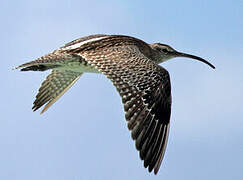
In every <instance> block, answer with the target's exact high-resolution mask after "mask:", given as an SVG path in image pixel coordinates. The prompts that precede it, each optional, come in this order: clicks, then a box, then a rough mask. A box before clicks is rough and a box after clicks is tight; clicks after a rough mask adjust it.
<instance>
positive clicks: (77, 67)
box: [55, 62, 100, 73]
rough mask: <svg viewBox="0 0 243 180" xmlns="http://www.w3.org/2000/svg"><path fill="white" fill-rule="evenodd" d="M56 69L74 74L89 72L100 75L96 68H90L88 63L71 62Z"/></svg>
mask: <svg viewBox="0 0 243 180" xmlns="http://www.w3.org/2000/svg"><path fill="white" fill-rule="evenodd" d="M55 69H59V70H71V71H74V72H89V73H100V72H99V71H98V70H97V69H96V68H94V67H92V66H90V65H89V64H87V63H80V62H69V63H65V64H64V65H61V66H58V67H56V68H55Z"/></svg>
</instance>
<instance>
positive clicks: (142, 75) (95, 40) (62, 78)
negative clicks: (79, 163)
mask: <svg viewBox="0 0 243 180" xmlns="http://www.w3.org/2000/svg"><path fill="white" fill-rule="evenodd" d="M175 57H188V58H192V59H196V60H199V61H202V62H204V63H206V64H208V65H209V66H211V67H212V68H215V67H214V66H213V65H212V64H210V63H209V62H208V61H206V60H204V59H202V58H200V57H197V56H193V55H190V54H185V53H181V52H178V51H176V50H175V49H173V48H172V47H170V46H168V45H166V44H160V43H154V44H147V43H145V42H144V41H142V40H139V39H136V38H133V37H129V36H123V35H103V34H98V35H91V36H87V37H83V38H80V39H77V40H74V41H72V42H70V43H68V44H66V45H64V46H63V47H61V48H59V49H57V50H55V51H53V52H52V53H50V54H47V55H45V56H43V57H40V58H38V59H36V60H34V61H31V62H28V63H25V64H23V65H20V66H18V67H16V68H17V69H18V68H21V71H45V70H49V69H52V72H51V74H50V75H48V76H47V78H46V80H45V81H44V82H43V83H42V85H41V87H40V89H39V92H38V94H37V96H36V99H35V101H34V106H33V110H34V111H35V110H37V109H39V108H40V107H41V106H43V105H44V104H46V103H47V104H46V105H45V107H44V109H43V110H42V111H41V113H43V112H44V111H46V110H47V109H48V108H49V107H50V106H51V105H52V104H53V103H54V102H56V100H57V99H58V98H60V97H61V96H62V95H63V94H64V93H65V92H66V91H67V90H68V89H69V88H70V87H71V86H72V85H73V84H74V83H75V82H76V81H77V80H78V79H79V77H80V76H81V75H82V73H84V72H92V73H103V74H104V75H105V76H106V77H107V78H109V79H110V80H111V81H112V83H113V84H114V86H115V87H116V89H117V91H118V92H119V94H120V96H121V98H122V102H123V104H124V110H125V117H126V120H127V122H128V129H129V130H131V136H132V138H133V139H134V140H135V141H136V143H135V144H136V148H137V150H138V151H139V154H140V158H141V159H142V160H143V161H144V167H145V168H147V167H148V170H149V172H151V171H152V170H154V173H155V174H157V172H158V170H159V168H160V164H161V161H162V159H163V156H164V153H165V149H166V144H167V140H168V133H169V126H170V114H171V85H170V77H169V73H168V72H167V71H166V70H165V69H164V68H163V67H161V66H159V65H158V64H159V63H161V62H164V61H167V60H169V59H171V58H175Z"/></svg>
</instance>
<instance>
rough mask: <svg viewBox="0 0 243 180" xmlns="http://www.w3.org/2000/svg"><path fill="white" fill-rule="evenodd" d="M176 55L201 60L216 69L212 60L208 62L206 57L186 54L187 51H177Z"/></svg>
mask: <svg viewBox="0 0 243 180" xmlns="http://www.w3.org/2000/svg"><path fill="white" fill-rule="evenodd" d="M176 55H177V57H187V58H191V59H195V60H198V61H201V62H203V63H205V64H207V65H209V66H210V67H211V68H213V69H215V66H214V65H212V64H211V63H210V62H208V61H206V60H205V59H203V58H200V57H198V56H194V55H191V54H186V53H181V52H176Z"/></svg>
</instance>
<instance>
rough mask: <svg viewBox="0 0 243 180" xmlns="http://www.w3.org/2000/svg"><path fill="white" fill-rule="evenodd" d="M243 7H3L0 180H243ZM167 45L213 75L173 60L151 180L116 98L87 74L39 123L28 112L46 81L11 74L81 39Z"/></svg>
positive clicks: (92, 0) (189, 2) (188, 0)
mask: <svg viewBox="0 0 243 180" xmlns="http://www.w3.org/2000/svg"><path fill="white" fill-rule="evenodd" d="M242 18H243V1H240V0H238V1H237V0H236V1H222V0H221V1H218V0H215V1H209V0H204V1H202V0H199V1H193V0H185V1H138V0H135V1H128V0H123V1H122V0H120V1H108V0H106V1H96V0H89V1H60V0H59V1H47V0H43V1H28V0H23V1H11V0H10V1H4V2H2V3H1V11H0V20H1V29H0V36H1V44H0V48H1V53H2V58H1V59H2V60H1V61H0V63H1V64H0V65H1V71H0V76H1V77H2V85H1V94H0V98H1V100H2V103H1V104H0V112H1V118H0V119H1V120H0V147H1V148H0V179H8V180H15V179H25V180H32V179H35V180H42V179H45V180H54V179H58V180H62V179H63V180H64V179H65V180H66V179H69V180H70V179H74V180H78V179H117V180H120V179H124V178H126V179H167V180H169V179H187V180H190V179H193V180H194V179H198V180H200V179H221V180H223V179H242V178H243V168H242V162H243V141H242V139H243V130H242V129H243V111H242V100H243V93H242V92H243V53H242V52H243V46H242V45H243V36H242V33H243V21H242ZM95 33H106V34H126V35H131V36H135V37H137V38H140V39H143V40H144V41H146V42H148V43H152V42H161V43H167V44H170V45H171V46H172V47H174V48H175V49H177V50H178V51H183V52H187V53H192V54H194V55H198V56H201V57H203V58H205V59H207V60H209V61H210V62H211V63H213V64H214V65H215V66H216V70H213V69H211V68H209V67H208V66H206V65H205V64H202V63H199V62H196V61H193V60H190V59H185V58H177V59H173V60H171V61H168V62H166V63H164V64H161V65H162V66H163V67H165V68H166V69H167V70H168V71H169V72H170V76H171V82H172V94H173V105H172V117H171V130H170V136H169V143H168V147H167V151H166V155H165V159H164V161H163V163H162V166H161V169H160V171H159V173H158V175H157V176H154V175H153V174H149V173H148V172H147V170H145V169H144V168H143V164H142V162H141V161H140V159H139V157H138V153H137V151H136V150H135V146H134V142H133V141H132V140H131V138H130V133H129V131H128V130H127V127H126V122H125V119H124V114H123V107H122V104H121V100H120V97H119V95H118V93H117V92H116V90H115V88H114V87H113V86H112V84H111V82H110V81H109V80H108V79H106V78H105V77H104V76H103V75H97V74H85V75H83V76H82V78H80V80H79V81H78V82H77V83H76V84H75V85H74V86H73V87H72V88H71V89H70V90H69V91H68V92H67V93H66V94H65V95H64V96H63V97H62V98H61V99H60V100H59V101H58V102H57V103H55V104H54V106H53V107H51V108H50V109H49V110H48V111H47V112H46V113H44V114H43V115H40V114H39V112H35V113H33V112H32V111H31V107H32V102H33V101H34V97H35V95H36V93H37V90H38V88H39V86H40V83H41V82H42V81H43V80H44V78H45V76H47V74H48V72H44V73H41V72H19V71H12V70H11V69H12V67H14V66H16V65H19V64H22V63H24V62H27V61H30V60H33V59H35V58H38V57H40V56H42V55H44V54H47V53H49V52H51V51H52V50H54V49H56V48H58V47H60V46H62V45H63V44H65V43H67V42H69V41H71V40H73V39H76V38H79V37H82V36H86V35H89V34H95Z"/></svg>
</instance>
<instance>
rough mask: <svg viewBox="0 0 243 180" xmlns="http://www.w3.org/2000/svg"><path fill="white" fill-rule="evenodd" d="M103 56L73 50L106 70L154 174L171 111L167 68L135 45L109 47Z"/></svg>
mask: <svg viewBox="0 0 243 180" xmlns="http://www.w3.org/2000/svg"><path fill="white" fill-rule="evenodd" d="M100 52H102V56H100V55H99V54H96V53H94V51H87V50H86V51H84V52H79V53H78V52H76V53H78V54H79V55H81V56H82V57H83V58H84V59H85V60H86V61H87V62H88V63H89V64H90V65H91V66H93V67H95V68H97V69H98V70H99V71H100V72H102V73H103V74H105V75H106V76H107V77H108V78H109V79H110V80H111V81H112V83H113V84H114V86H115V87H116V88H117V90H118V92H119V94H120V96H121V97H122V102H123V104H124V110H125V117H126V120H127V121H128V128H129V130H131V134H132V138H133V139H134V140H135V141H136V148H137V149H138V150H139V151H140V158H141V159H142V160H144V167H145V168H147V167H148V170H149V172H151V171H152V170H153V169H154V173H155V174H157V172H158V170H159V167H160V164H161V161H162V159H163V156H164V152H165V148H166V144H167V139H168V132H169V121H170V114H171V86H170V78H169V74H168V72H167V71H166V70H165V69H164V68H162V67H161V66H158V65H157V64H155V63H154V62H153V61H151V60H150V59H149V58H147V57H146V56H145V55H144V54H142V53H141V52H140V50H139V49H138V47H137V46H135V45H130V46H126V47H120V48H119V47H114V48H112V47H109V49H104V50H103V51H100Z"/></svg>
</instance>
